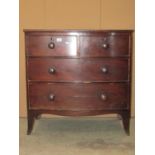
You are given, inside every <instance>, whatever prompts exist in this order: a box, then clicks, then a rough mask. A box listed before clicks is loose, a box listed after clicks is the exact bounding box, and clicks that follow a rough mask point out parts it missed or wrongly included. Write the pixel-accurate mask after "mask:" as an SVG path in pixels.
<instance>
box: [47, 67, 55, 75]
mask: <svg viewBox="0 0 155 155" xmlns="http://www.w3.org/2000/svg"><path fill="white" fill-rule="evenodd" d="M55 71H56V70H55V68H52V67H51V68H49V70H48V72H49V73H50V74H54V73H55Z"/></svg>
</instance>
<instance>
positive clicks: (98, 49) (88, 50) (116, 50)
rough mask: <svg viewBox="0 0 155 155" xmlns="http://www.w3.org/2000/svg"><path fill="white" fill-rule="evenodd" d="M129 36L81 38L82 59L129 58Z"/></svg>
mask: <svg viewBox="0 0 155 155" xmlns="http://www.w3.org/2000/svg"><path fill="white" fill-rule="evenodd" d="M129 43H130V42H129V35H128V34H124V35H123V34H122V35H120V34H119V35H117V34H116V35H112V34H111V35H105V36H104V35H103V36H102V35H96V36H93V35H92V36H80V56H81V57H101V56H102V57H117V56H129V55H130V53H129V48H130V45H129Z"/></svg>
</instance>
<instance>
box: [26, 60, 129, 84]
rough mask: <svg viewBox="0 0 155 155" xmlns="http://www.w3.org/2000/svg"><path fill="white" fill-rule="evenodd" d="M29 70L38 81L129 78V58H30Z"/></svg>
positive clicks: (118, 79) (31, 78)
mask: <svg viewBox="0 0 155 155" xmlns="http://www.w3.org/2000/svg"><path fill="white" fill-rule="evenodd" d="M28 71H29V74H28V79H29V80H38V81H39V80H40V81H42V80H43V81H59V82H60V81H65V82H70V81H111V82H112V81H128V80H129V76H128V72H129V70H128V59H53V58H30V59H29V61H28ZM81 75H82V76H81Z"/></svg>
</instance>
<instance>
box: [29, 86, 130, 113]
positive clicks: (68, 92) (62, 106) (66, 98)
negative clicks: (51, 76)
mask: <svg viewBox="0 0 155 155" xmlns="http://www.w3.org/2000/svg"><path fill="white" fill-rule="evenodd" d="M128 91H129V90H128V84H124V83H121V84H118V83H117V84H115V83H110V84H104V83H98V84H93V83H92V84H66V83H65V84H64V83H63V84H61V83H57V84H55V83H50V84H46V83H40V84H37V83H31V84H29V101H30V109H47V110H48V109H50V110H73V111H74V110H77V111H80V110H104V109H127V108H128V104H129V103H128V100H129V96H128V94H129V93H128ZM103 95H105V96H106V98H102V96H103ZM50 96H54V99H53V98H52V100H51V99H50Z"/></svg>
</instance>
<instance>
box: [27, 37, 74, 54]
mask: <svg viewBox="0 0 155 155" xmlns="http://www.w3.org/2000/svg"><path fill="white" fill-rule="evenodd" d="M26 39H27V42H26V46H27V49H28V50H27V55H28V56H76V55H77V38H76V37H75V36H53V35H49V36H36V35H30V36H28V37H27V38H26Z"/></svg>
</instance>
